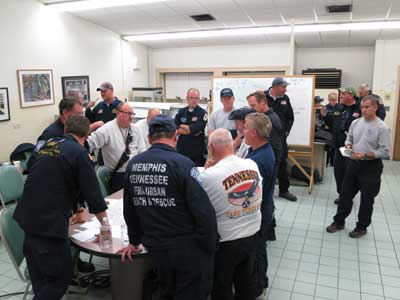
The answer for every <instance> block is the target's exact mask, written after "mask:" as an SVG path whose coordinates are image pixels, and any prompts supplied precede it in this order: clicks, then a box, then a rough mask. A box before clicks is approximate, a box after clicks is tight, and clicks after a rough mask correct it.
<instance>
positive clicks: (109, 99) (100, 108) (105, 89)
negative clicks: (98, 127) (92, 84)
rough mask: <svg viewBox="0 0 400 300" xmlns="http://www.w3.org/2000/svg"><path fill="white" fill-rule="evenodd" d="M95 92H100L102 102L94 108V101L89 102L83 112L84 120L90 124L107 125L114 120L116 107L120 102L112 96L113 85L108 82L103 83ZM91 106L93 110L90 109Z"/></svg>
mask: <svg viewBox="0 0 400 300" xmlns="http://www.w3.org/2000/svg"><path fill="white" fill-rule="evenodd" d="M97 91H98V92H100V95H101V98H103V101H101V102H100V103H99V104H97V105H96V106H94V105H95V104H96V102H95V101H90V102H89V103H88V105H87V107H86V111H85V116H86V118H88V119H89V120H90V122H92V123H94V122H97V121H103V122H104V123H107V122H109V121H111V120H114V119H115V117H116V113H117V106H118V104H120V103H121V102H122V101H121V100H119V99H118V98H117V97H115V96H114V87H113V85H112V84H111V83H110V82H103V83H102V84H101V85H100V86H99V87H98V88H97ZM93 106H94V108H93V109H92V107H93Z"/></svg>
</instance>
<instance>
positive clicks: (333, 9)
mask: <svg viewBox="0 0 400 300" xmlns="http://www.w3.org/2000/svg"><path fill="white" fill-rule="evenodd" d="M326 9H327V11H328V13H330V14H342V13H349V12H351V11H352V9H353V5H351V4H349V5H329V6H327V7H326Z"/></svg>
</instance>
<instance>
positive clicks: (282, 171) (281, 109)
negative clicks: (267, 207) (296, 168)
mask: <svg viewBox="0 0 400 300" xmlns="http://www.w3.org/2000/svg"><path fill="white" fill-rule="evenodd" d="M289 84H290V83H289V82H287V81H286V80H285V79H284V78H283V77H276V78H275V79H274V80H273V81H272V86H271V87H270V88H269V89H268V90H266V91H264V93H265V96H266V97H267V100H268V107H270V108H272V109H273V111H274V112H275V113H276V114H277V115H278V116H279V119H280V120H281V125H282V129H283V132H284V136H283V139H282V156H281V159H280V162H279V168H278V180H279V197H281V198H285V199H287V200H289V201H296V200H297V197H296V196H295V195H293V194H292V193H290V192H289V185H290V183H289V173H288V170H287V157H288V147H287V137H288V135H289V134H290V130H291V129H292V126H293V122H294V114H293V109H292V105H291V104H290V99H289V97H288V95H286V87H287V86H288V85H289Z"/></svg>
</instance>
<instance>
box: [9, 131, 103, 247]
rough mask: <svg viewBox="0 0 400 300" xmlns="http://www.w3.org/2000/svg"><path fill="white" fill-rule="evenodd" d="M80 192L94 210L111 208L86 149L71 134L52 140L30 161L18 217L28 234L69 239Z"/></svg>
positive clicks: (34, 154)
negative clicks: (70, 219)
mask: <svg viewBox="0 0 400 300" xmlns="http://www.w3.org/2000/svg"><path fill="white" fill-rule="evenodd" d="M80 195H82V196H83V197H84V199H85V200H86V202H87V204H88V206H89V211H90V212H91V213H94V214H95V213H99V212H102V211H105V210H106V209H107V205H106V202H105V201H104V198H103V196H102V194H101V191H100V187H99V183H98V181H97V177H96V173H95V171H94V166H93V162H92V161H91V160H90V157H89V154H88V153H87V151H86V149H85V148H84V147H82V146H81V145H80V144H79V143H78V142H77V141H76V140H75V139H74V137H73V136H71V135H68V134H67V135H65V136H64V137H63V138H55V139H50V140H49V141H47V142H46V143H45V144H44V145H43V146H42V147H41V148H40V150H39V152H34V153H33V155H32V157H31V159H30V161H29V169H28V178H27V180H26V182H25V186H24V192H23V195H22V199H21V201H19V202H18V204H17V207H16V209H15V214H14V218H15V220H16V221H17V222H18V224H19V225H20V226H21V228H22V229H23V230H24V231H25V232H27V233H30V234H33V235H38V236H44V237H50V238H62V239H66V238H68V227H69V217H70V216H71V214H72V211H73V208H74V207H75V206H76V204H77V202H78V200H79V196H80Z"/></svg>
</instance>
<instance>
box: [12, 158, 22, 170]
mask: <svg viewBox="0 0 400 300" xmlns="http://www.w3.org/2000/svg"><path fill="white" fill-rule="evenodd" d="M13 164H14V166H15V167H16V168H17V169H20V168H21V162H20V161H19V160H14V161H13Z"/></svg>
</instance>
